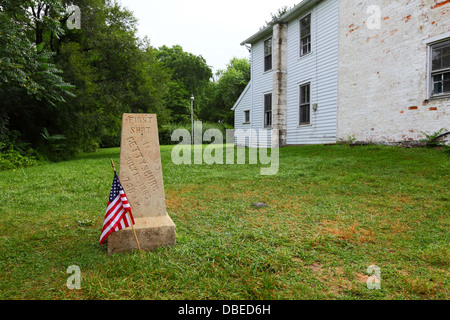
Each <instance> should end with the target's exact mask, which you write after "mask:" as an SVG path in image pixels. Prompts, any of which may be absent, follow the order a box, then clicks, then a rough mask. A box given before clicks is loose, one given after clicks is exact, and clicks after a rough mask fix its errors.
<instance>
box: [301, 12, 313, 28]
mask: <svg viewBox="0 0 450 320" xmlns="http://www.w3.org/2000/svg"><path fill="white" fill-rule="evenodd" d="M310 25H311V15H308V16H306V17H304V18H303V19H302V20H300V28H301V29H302V30H303V29H305V28H306V29H309V27H310Z"/></svg>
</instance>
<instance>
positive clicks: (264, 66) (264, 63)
mask: <svg viewBox="0 0 450 320" xmlns="http://www.w3.org/2000/svg"><path fill="white" fill-rule="evenodd" d="M267 40H272V55H271V56H272V68H270V69H269V70H266V41H267ZM262 44H263V74H266V73H271V72H272V71H273V35H271V36H270V37H268V38H266V39H264V40H263V43H262Z"/></svg>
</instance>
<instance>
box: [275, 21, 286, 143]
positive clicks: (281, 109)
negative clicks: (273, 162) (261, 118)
mask: <svg viewBox="0 0 450 320" xmlns="http://www.w3.org/2000/svg"><path fill="white" fill-rule="evenodd" d="M272 39H273V45H272V46H273V47H272V48H273V89H272V92H273V94H272V96H273V98H272V99H273V101H272V106H273V109H272V114H273V122H272V129H273V130H278V135H277V134H274V135H272V145H273V146H278V147H284V146H286V144H287V142H286V139H287V137H286V133H287V96H286V92H287V24H285V23H282V22H280V23H277V24H275V25H274V26H273V37H272Z"/></svg>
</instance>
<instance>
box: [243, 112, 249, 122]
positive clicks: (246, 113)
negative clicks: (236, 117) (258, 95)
mask: <svg viewBox="0 0 450 320" xmlns="http://www.w3.org/2000/svg"><path fill="white" fill-rule="evenodd" d="M244 123H250V110H245V111H244Z"/></svg>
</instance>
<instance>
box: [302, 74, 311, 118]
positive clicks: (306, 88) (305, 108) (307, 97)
mask: <svg viewBox="0 0 450 320" xmlns="http://www.w3.org/2000/svg"><path fill="white" fill-rule="evenodd" d="M299 114H300V119H299V124H300V125H306V124H310V123H311V85H310V84H309V83H306V84H303V85H301V86H300V107H299Z"/></svg>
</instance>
